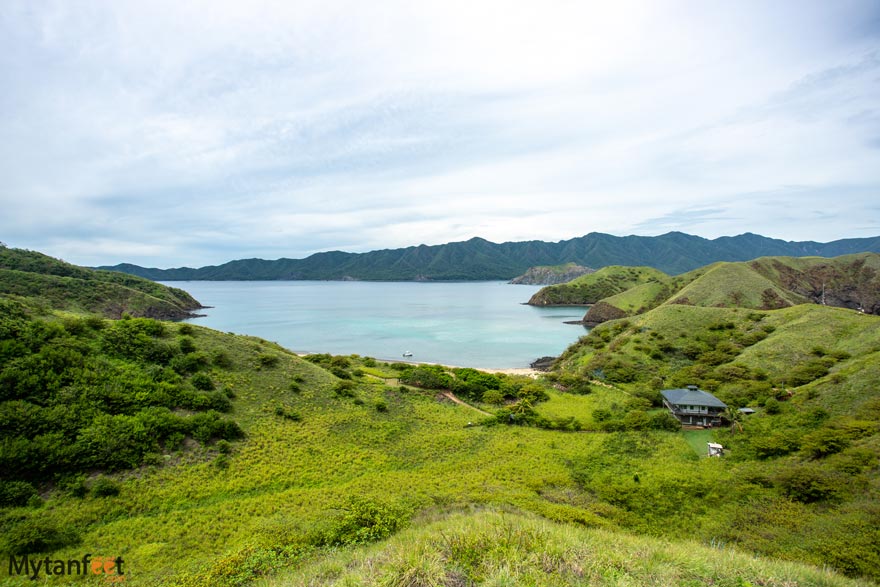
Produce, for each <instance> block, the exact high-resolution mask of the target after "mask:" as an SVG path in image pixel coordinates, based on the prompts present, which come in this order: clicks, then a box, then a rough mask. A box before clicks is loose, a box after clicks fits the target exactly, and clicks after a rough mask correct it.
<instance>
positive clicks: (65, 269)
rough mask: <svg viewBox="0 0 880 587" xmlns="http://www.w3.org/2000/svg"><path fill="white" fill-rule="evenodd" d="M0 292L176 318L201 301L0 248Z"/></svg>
mask: <svg viewBox="0 0 880 587" xmlns="http://www.w3.org/2000/svg"><path fill="white" fill-rule="evenodd" d="M0 294H6V295H13V296H19V297H22V298H29V299H30V300H31V303H32V304H33V303H35V302H36V303H40V304H42V305H43V306H44V307H46V308H56V309H64V310H69V311H73V312H85V313H96V314H101V315H103V316H106V317H108V318H120V317H122V315H123V313H128V314H129V315H131V316H135V317H150V318H160V319H180V318H187V317H190V316H191V311H192V310H195V309H198V308H200V307H201V305H200V304H199V303H198V302H197V301H196V300H194V299H193V298H192V296H190V295H189V294H188V293H186V292H185V291H183V290H181V289H177V288H173V287H167V286H164V285H160V284H158V283H154V282H152V281H149V280H147V279H143V278H141V277H135V276H132V275H127V274H125V273H119V272H115V271H95V270H92V269H86V268H84V267H77V266H76V265H71V264H69V263H65V262H63V261H59V260H58V259H53V258H52V257H48V256H46V255H43V254H41V253H37V252H34V251H25V250H21V249H10V248H7V247H0Z"/></svg>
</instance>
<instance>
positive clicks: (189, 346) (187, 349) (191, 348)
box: [178, 336, 196, 355]
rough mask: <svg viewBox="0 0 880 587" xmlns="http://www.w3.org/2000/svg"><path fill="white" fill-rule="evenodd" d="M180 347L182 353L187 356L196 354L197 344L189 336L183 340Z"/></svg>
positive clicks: (179, 344)
mask: <svg viewBox="0 0 880 587" xmlns="http://www.w3.org/2000/svg"><path fill="white" fill-rule="evenodd" d="M178 346H179V347H180V352H182V353H183V354H185V355H186V354H189V353H194V352H196V343H195V341H194V340H193V339H192V338H190V337H189V336H184V337H183V338H181V339H180V342H179V343H178Z"/></svg>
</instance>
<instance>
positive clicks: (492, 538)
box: [259, 510, 865, 587]
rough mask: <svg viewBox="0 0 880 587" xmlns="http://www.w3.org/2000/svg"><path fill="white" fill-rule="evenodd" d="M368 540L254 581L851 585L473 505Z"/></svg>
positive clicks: (283, 584) (731, 554) (725, 553)
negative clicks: (369, 544) (369, 542)
mask: <svg viewBox="0 0 880 587" xmlns="http://www.w3.org/2000/svg"><path fill="white" fill-rule="evenodd" d="M419 522H420V523H419V524H418V525H417V526H414V527H413V528H410V529H407V530H404V531H403V532H401V533H400V534H398V535H396V536H394V537H393V538H391V539H389V540H386V541H383V542H381V543H379V544H376V545H375V546H372V547H361V548H357V549H347V550H343V551H340V552H334V553H328V554H327V555H325V556H312V557H308V558H306V559H305V560H304V561H303V564H302V566H301V567H300V568H298V569H296V570H295V571H290V572H286V573H284V574H282V575H280V576H278V577H273V578H271V579H267V580H265V581H261V582H259V584H260V585H262V586H264V587H287V586H291V587H292V586H301V585H314V584H320V585H328V586H341V585H432V586H442V585H553V586H554V587H557V586H558V587H566V586H572V587H574V586H586V585H682V586H693V587H697V586H702V585H706V584H712V585H719V586H726V587H746V586H750V585H752V586H757V585H765V586H767V587H787V586H790V585H804V586H807V585H815V586H818V585H823V586H825V587H834V586H841V587H843V586H855V585H864V584H865V583H862V582H859V581H852V580H847V579H842V578H841V577H838V576H835V575H833V574H831V573H828V572H824V571H819V570H817V569H814V568H810V567H806V566H802V565H798V564H793V563H782V562H770V561H765V560H760V559H755V558H753V557H751V556H748V555H745V554H743V553H739V552H737V551H735V550H731V549H729V548H724V545H718V546H717V547H715V548H711V547H708V546H703V545H699V544H694V543H686V542H683V543H669V542H666V541H661V540H657V539H652V538H644V537H635V536H631V535H627V534H621V533H613V532H608V531H605V530H599V529H585V528H579V527H575V526H571V525H563V524H557V523H552V522H549V521H547V520H545V519H541V518H537V517H535V516H530V515H526V514H522V513H518V512H506V511H491V510H489V511H487V510H475V511H464V512H455V513H451V514H447V515H442V516H435V517H434V518H430V517H429V518H426V519H425V520H424V521H422V520H419Z"/></svg>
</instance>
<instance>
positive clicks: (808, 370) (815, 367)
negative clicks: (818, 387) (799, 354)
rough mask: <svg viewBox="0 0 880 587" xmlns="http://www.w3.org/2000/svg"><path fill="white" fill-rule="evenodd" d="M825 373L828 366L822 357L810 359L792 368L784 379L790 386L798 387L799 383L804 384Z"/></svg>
mask: <svg viewBox="0 0 880 587" xmlns="http://www.w3.org/2000/svg"><path fill="white" fill-rule="evenodd" d="M827 374H828V366H827V365H826V364H825V363H824V362H823V360H822V358H818V359H812V360H810V361H807V362H806V363H802V364H800V365H798V366H797V367H795V368H793V369H792V370H791V371H790V372H789V374H788V376H787V377H786V381H787V382H788V384H789V385H791V386H792V387H798V386H799V385H804V384H806V383H809V382H811V381H815V380H816V379H819V378H820V377H824V376H825V375H827Z"/></svg>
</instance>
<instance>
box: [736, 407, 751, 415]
mask: <svg viewBox="0 0 880 587" xmlns="http://www.w3.org/2000/svg"><path fill="white" fill-rule="evenodd" d="M739 411H740V412H742V413H743V414H754V413H755V410H753V409H752V408H740V409H739Z"/></svg>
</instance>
